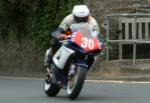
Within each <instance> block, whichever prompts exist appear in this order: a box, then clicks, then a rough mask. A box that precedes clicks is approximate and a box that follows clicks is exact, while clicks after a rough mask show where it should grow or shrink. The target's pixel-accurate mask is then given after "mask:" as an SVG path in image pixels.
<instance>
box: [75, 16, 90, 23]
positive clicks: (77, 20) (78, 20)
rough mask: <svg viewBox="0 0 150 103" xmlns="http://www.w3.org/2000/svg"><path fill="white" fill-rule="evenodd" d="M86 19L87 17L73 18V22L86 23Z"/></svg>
mask: <svg viewBox="0 0 150 103" xmlns="http://www.w3.org/2000/svg"><path fill="white" fill-rule="evenodd" d="M88 17H89V16H86V17H77V16H74V20H75V22H76V23H81V22H87V21H88Z"/></svg>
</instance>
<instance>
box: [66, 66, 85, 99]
mask: <svg viewBox="0 0 150 103" xmlns="http://www.w3.org/2000/svg"><path fill="white" fill-rule="evenodd" d="M76 70H77V71H76V74H75V75H74V77H73V78H71V80H68V84H67V93H68V97H69V98H70V99H71V100H73V99H76V98H77V96H78V95H79V94H80V91H81V89H82V87H83V84H84V80H85V76H86V72H87V70H86V68H85V67H80V66H77V68H76Z"/></svg>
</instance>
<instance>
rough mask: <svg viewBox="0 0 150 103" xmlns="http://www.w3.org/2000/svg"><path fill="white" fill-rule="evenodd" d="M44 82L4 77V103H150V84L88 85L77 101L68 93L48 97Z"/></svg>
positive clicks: (0, 83) (0, 95) (0, 86)
mask: <svg viewBox="0 0 150 103" xmlns="http://www.w3.org/2000/svg"><path fill="white" fill-rule="evenodd" d="M42 87H43V81H42V80H38V79H17V78H1V77H0V103H75V102H77V103H150V83H124V82H123V83H122V82H121V83H120V82H117V83H112V82H86V83H85V85H84V88H83V89H82V92H81V94H80V96H79V98H77V99H76V100H75V101H71V100H69V99H68V98H67V94H66V91H65V90H61V92H60V93H59V95H58V96H57V97H51V98H50V97H47V96H46V95H45V93H44V92H43V88H42Z"/></svg>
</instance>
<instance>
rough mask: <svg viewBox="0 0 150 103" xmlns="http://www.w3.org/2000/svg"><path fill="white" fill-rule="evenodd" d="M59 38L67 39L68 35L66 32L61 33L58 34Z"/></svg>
mask: <svg viewBox="0 0 150 103" xmlns="http://www.w3.org/2000/svg"><path fill="white" fill-rule="evenodd" d="M57 39H59V40H65V39H67V35H66V34H60V35H58V36H57Z"/></svg>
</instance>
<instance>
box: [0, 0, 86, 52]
mask: <svg viewBox="0 0 150 103" xmlns="http://www.w3.org/2000/svg"><path fill="white" fill-rule="evenodd" d="M81 3H83V0H0V38H2V39H4V40H6V41H8V40H10V39H13V40H16V41H18V42H21V41H22V40H23V39H24V38H28V39H31V40H32V41H33V43H34V46H35V48H36V50H37V51H38V52H39V53H40V54H41V53H43V52H44V51H45V49H46V48H48V46H49V40H50V39H51V37H50V33H51V32H52V30H54V29H56V28H57V26H58V25H59V23H60V22H61V20H62V19H63V18H64V17H65V16H66V15H68V14H69V13H71V10H72V7H73V5H75V4H81Z"/></svg>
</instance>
